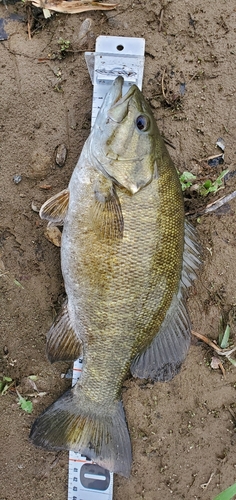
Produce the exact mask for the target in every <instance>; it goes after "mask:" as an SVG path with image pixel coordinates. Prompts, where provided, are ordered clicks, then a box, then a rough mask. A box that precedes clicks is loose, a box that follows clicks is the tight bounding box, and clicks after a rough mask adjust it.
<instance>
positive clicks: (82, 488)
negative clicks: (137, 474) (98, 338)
mask: <svg viewBox="0 0 236 500" xmlns="http://www.w3.org/2000/svg"><path fill="white" fill-rule="evenodd" d="M144 48H145V41H144V39H143V38H127V37H117V36H99V37H98V38H97V40H96V48H95V52H86V53H85V59H86V63H87V67H88V70H89V74H90V77H91V80H92V83H93V104H92V117H91V125H92V126H93V124H94V122H95V119H96V116H97V114H98V112H99V110H100V108H101V105H102V102H103V99H104V97H105V95H106V94H107V92H108V90H109V88H110V86H111V84H112V82H113V80H114V79H115V78H116V77H117V76H120V75H121V76H123V78H124V85H123V93H124V94H125V93H126V91H127V90H128V88H129V87H130V86H131V85H132V84H133V83H135V84H136V85H137V86H138V87H139V89H140V90H141V89H142V80H143V70H144ZM82 366H83V359H82V358H79V359H77V360H76V361H75V362H74V366H73V378H72V385H75V384H76V382H77V380H78V378H79V377H80V375H81V372H82ZM112 493H113V474H112V473H110V472H109V471H107V470H106V469H104V468H103V467H101V466H99V465H97V464H95V463H94V462H92V461H91V460H89V459H88V458H87V457H85V456H83V455H80V454H79V453H75V452H73V451H70V452H69V479H68V500H112Z"/></svg>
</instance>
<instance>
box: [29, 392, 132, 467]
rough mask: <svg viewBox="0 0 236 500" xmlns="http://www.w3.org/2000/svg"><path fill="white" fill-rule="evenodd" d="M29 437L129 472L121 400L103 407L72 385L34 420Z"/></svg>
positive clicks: (129, 444)
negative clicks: (71, 387)
mask: <svg viewBox="0 0 236 500" xmlns="http://www.w3.org/2000/svg"><path fill="white" fill-rule="evenodd" d="M30 439H31V440H32V441H33V443H34V444H35V445H36V446H41V447H44V448H47V449H48V450H72V451H77V452H79V453H81V454H83V455H85V456H86V457H88V458H90V459H91V460H93V461H94V462H96V463H97V464H98V465H101V466H102V467H104V468H105V469H108V470H109V471H111V472H116V473H118V474H121V475H123V476H125V477H128V476H129V475H130V469H131V461H132V455H131V443H130V437H129V431H128V428H127V425H126V420H125V414H124V410H123V405H122V402H121V401H115V402H114V403H112V405H110V406H108V407H107V408H106V406H105V405H101V404H97V403H93V402H92V401H89V400H88V399H87V398H85V397H83V390H82V388H80V387H79V388H78V386H77V387H76V386H75V388H73V389H70V390H69V391H67V392H66V393H65V394H63V395H62V396H61V397H60V398H59V399H58V400H57V401H56V402H55V403H53V404H52V405H51V406H49V407H48V408H47V409H46V410H45V411H44V412H43V413H42V414H41V415H40V416H39V417H38V418H37V419H36V420H35V422H34V424H33V426H32V429H31V433H30Z"/></svg>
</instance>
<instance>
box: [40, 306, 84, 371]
mask: <svg viewBox="0 0 236 500" xmlns="http://www.w3.org/2000/svg"><path fill="white" fill-rule="evenodd" d="M81 354H82V343H81V341H80V339H79V338H78V336H77V335H76V333H75V331H74V329H73V328H72V326H71V322H70V317H69V313H68V308H67V300H66V301H65V302H64V304H63V306H62V308H61V311H60V313H59V314H58V316H57V317H56V320H55V322H54V323H53V325H52V326H51V328H50V330H49V332H48V334H47V355H48V358H49V360H50V361H51V363H53V362H54V361H74V360H75V359H77V358H79V356H81Z"/></svg>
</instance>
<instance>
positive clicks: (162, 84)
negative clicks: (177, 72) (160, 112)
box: [161, 68, 168, 102]
mask: <svg viewBox="0 0 236 500" xmlns="http://www.w3.org/2000/svg"><path fill="white" fill-rule="evenodd" d="M165 72H166V68H164V71H163V73H162V77H161V90H162V95H163V97H164V99H165V101H166V102H168V101H167V98H166V93H165V90H164V78H165Z"/></svg>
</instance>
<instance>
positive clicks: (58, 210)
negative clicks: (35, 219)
mask: <svg viewBox="0 0 236 500" xmlns="http://www.w3.org/2000/svg"><path fill="white" fill-rule="evenodd" d="M68 204H69V190H68V189H63V191H61V192H60V193H57V194H55V195H54V196H52V197H51V198H49V200H47V201H45V203H44V204H43V205H42V206H41V208H40V211H39V215H40V217H41V219H46V220H48V221H49V222H54V223H57V224H58V225H63V222H64V219H65V216H66V213H67V209H68Z"/></svg>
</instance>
